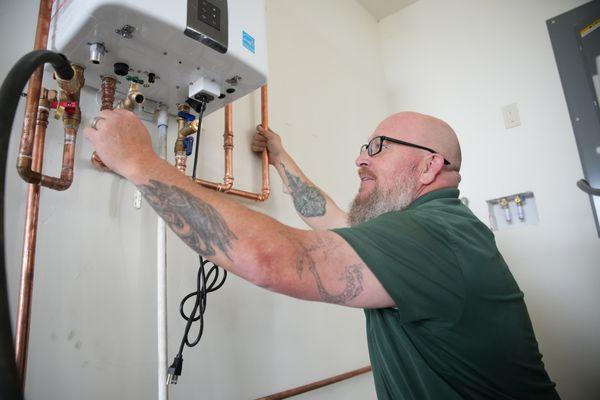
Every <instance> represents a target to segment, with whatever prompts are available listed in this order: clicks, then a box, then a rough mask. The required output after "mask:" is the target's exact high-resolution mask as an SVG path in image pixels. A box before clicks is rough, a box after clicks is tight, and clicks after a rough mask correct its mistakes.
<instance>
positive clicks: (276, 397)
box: [257, 365, 371, 400]
mask: <svg viewBox="0 0 600 400" xmlns="http://www.w3.org/2000/svg"><path fill="white" fill-rule="evenodd" d="M369 371H371V366H370V365H369V366H367V367H363V368H359V369H355V370H354V371H350V372H346V373H344V374H340V375H336V376H332V377H331V378H327V379H322V380H320V381H317V382H313V383H309V384H308V385H304V386H298V387H296V388H293V389H289V390H284V391H283V392H279V393H275V394H272V395H270V396H265V397H261V398H259V399H257V400H281V399H287V398H290V397H293V396H297V395H299V394H302V393H306V392H310V391H311V390H315V389H319V388H322V387H324V386H328V385H332V384H334V383H337V382H340V381H343V380H346V379H350V378H353V377H355V376H358V375H361V374H364V373H367V372H369Z"/></svg>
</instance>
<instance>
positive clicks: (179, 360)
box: [167, 354, 183, 385]
mask: <svg viewBox="0 0 600 400" xmlns="http://www.w3.org/2000/svg"><path fill="white" fill-rule="evenodd" d="M182 367H183V356H182V355H181V354H177V355H176V356H175V358H174V359H173V364H171V366H170V367H169V369H168V370H167V385H168V384H170V383H172V384H173V385H176V384H177V378H179V376H180V375H181V369H182Z"/></svg>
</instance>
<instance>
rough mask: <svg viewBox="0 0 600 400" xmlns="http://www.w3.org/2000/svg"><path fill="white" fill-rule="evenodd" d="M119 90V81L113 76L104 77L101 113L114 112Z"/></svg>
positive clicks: (101, 89)
mask: <svg viewBox="0 0 600 400" xmlns="http://www.w3.org/2000/svg"><path fill="white" fill-rule="evenodd" d="M116 89H117V80H116V79H115V78H113V77H112V76H103V77H102V85H101V88H100V91H101V94H102V105H101V106H100V111H103V110H112V109H113V103H114V102H115V90H116Z"/></svg>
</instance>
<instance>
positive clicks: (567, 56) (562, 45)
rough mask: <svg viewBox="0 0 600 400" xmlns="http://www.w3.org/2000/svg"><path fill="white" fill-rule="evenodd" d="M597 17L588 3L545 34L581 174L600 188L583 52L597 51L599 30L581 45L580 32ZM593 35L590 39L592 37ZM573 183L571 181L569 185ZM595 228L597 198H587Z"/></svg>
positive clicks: (598, 115)
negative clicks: (563, 96) (562, 92)
mask: <svg viewBox="0 0 600 400" xmlns="http://www.w3.org/2000/svg"><path fill="white" fill-rule="evenodd" d="M599 18H600V2H599V1H592V2H590V3H586V4H584V5H582V6H580V7H577V8H575V9H573V10H571V11H569V12H566V13H564V14H561V15H559V16H557V17H555V18H551V19H549V20H548V21H547V22H546V23H547V25H548V32H549V33H550V39H551V41H552V47H553V49H554V56H555V58H556V64H557V65H558V70H559V73H560V79H561V82H562V86H563V90H564V93H565V97H566V100H567V106H568V109H569V115H570V117H571V123H572V125H573V131H574V133H575V140H576V142H577V149H578V151H579V157H580V159H581V165H582V168H583V174H584V176H585V178H586V179H587V181H588V182H589V183H590V185H591V186H592V187H596V188H599V187H600V153H599V152H600V110H599V109H598V102H597V97H596V93H595V90H594V85H593V82H592V74H593V73H594V71H595V69H596V68H595V65H593V66H591V65H590V63H592V64H593V61H591V60H594V59H595V55H599V54H600V53H597V54H595V55H594V56H593V57H592V56H591V55H590V54H586V53H585V52H584V50H587V51H588V53H589V51H595V50H594V49H600V28H598V29H597V30H596V31H594V32H593V33H592V34H591V35H590V37H588V38H586V41H587V40H593V42H595V43H591V42H590V43H586V44H585V45H584V43H583V42H582V37H581V35H580V34H579V32H580V30H581V29H582V28H583V27H585V26H587V25H589V24H591V23H592V22H594V21H595V20H597V19H599ZM592 36H593V37H592ZM573 184H575V182H573ZM590 201H591V203H592V209H593V211H594V218H595V220H596V229H597V230H598V235H599V236H600V220H599V216H600V196H590Z"/></svg>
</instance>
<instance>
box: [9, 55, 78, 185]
mask: <svg viewBox="0 0 600 400" xmlns="http://www.w3.org/2000/svg"><path fill="white" fill-rule="evenodd" d="M71 68H73V72H74V74H73V78H72V79H71V80H69V81H65V80H62V79H58V78H57V83H58V86H59V88H60V96H59V102H73V103H75V104H76V106H75V111H71V110H65V109H64V108H57V110H56V115H55V117H57V118H60V116H61V115H62V118H63V124H64V125H65V126H67V125H74V126H75V127H76V128H77V127H78V126H79V121H80V120H81V112H80V110H79V95H80V92H81V88H82V87H83V85H84V83H85V80H84V78H83V67H81V66H79V65H75V64H73V65H71ZM71 140H72V138H71V137H70V136H65V144H67V142H68V141H71ZM32 147H33V146H32ZM21 150H22V151H20V152H19V157H18V158H17V171H18V172H19V175H20V176H21V178H23V180H25V181H26V182H28V183H40V184H41V185H42V186H45V187H48V188H50V189H54V190H65V189H67V188H68V187H69V186H71V183H72V178H73V177H72V174H71V176H70V178H69V176H68V174H64V173H61V177H60V178H53V177H50V176H46V175H42V173H41V171H34V170H33V169H32V168H31V162H32V157H31V154H32V153H33V148H29V147H27V146H26V147H24V148H22V149H21ZM73 157H74V156H73ZM64 161H67V160H64ZM71 162H72V160H71ZM65 167H66V165H65V164H63V170H64V169H65ZM71 169H72V168H71ZM59 179H60V182H59V181H58V180H59ZM69 179H70V180H69Z"/></svg>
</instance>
